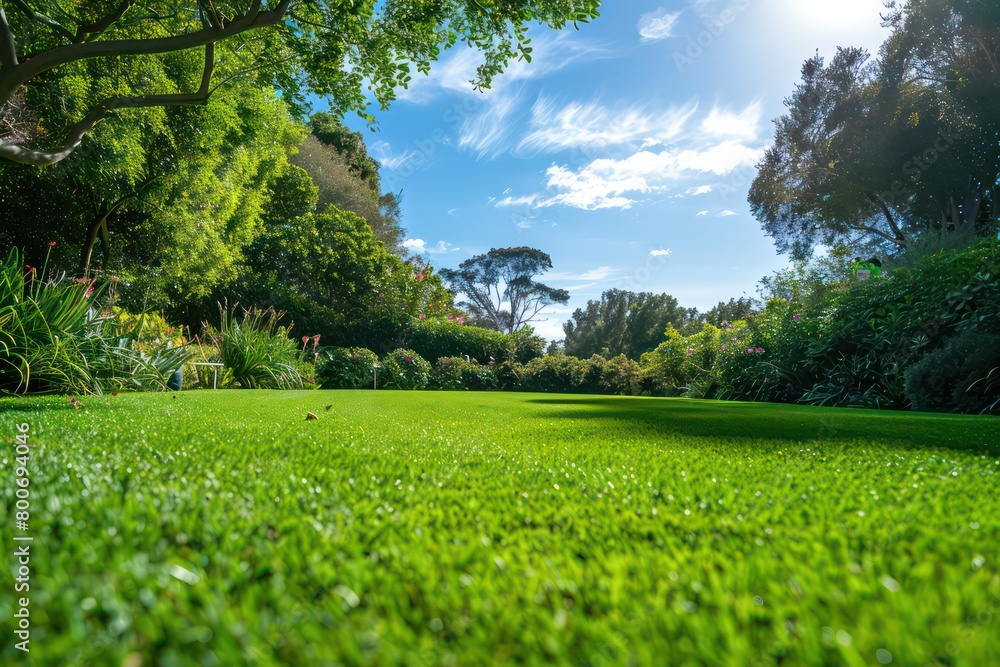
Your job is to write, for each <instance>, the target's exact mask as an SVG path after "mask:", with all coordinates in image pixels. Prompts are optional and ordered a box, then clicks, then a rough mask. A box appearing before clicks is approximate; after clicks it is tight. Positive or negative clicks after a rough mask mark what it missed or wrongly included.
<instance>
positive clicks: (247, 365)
mask: <svg viewBox="0 0 1000 667" xmlns="http://www.w3.org/2000/svg"><path fill="white" fill-rule="evenodd" d="M238 310H241V311H242V313H241V315H240V316H239V317H238V316H237V311H238ZM219 315H220V321H219V329H218V330H217V331H212V330H210V329H208V327H206V330H208V331H209V335H210V337H211V338H212V340H214V341H215V344H216V345H217V346H218V348H219V355H220V357H221V359H222V363H223V364H225V371H224V378H225V382H224V384H226V385H228V386H231V387H241V388H244V389H301V388H302V386H303V385H302V376H301V375H300V374H299V372H298V370H296V368H295V364H296V361H297V360H298V356H299V350H298V345H296V342H295V341H294V340H292V339H291V338H289V337H288V329H289V328H290V327H284V326H282V325H279V324H278V322H279V321H280V320H281V318H282V317H283V316H284V315H285V313H284V312H283V311H277V310H275V309H274V308H267V309H266V310H262V309H260V308H251V309H246V308H243V309H240V308H239V304H234V305H233V306H232V308H230V307H229V306H228V305H223V304H219Z"/></svg>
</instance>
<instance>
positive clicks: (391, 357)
mask: <svg viewBox="0 0 1000 667" xmlns="http://www.w3.org/2000/svg"><path fill="white" fill-rule="evenodd" d="M378 375H379V381H378V382H379V386H380V387H386V388H389V389H424V388H426V387H427V384H428V382H429V380H430V377H431V365H430V363H428V362H427V361H426V360H425V359H424V358H423V357H421V356H420V355H419V354H417V353H416V352H414V351H413V350H404V349H399V350H393V351H392V352H390V353H389V354H388V355H386V357H385V359H383V360H382V363H381V364H380V365H379V374H378Z"/></svg>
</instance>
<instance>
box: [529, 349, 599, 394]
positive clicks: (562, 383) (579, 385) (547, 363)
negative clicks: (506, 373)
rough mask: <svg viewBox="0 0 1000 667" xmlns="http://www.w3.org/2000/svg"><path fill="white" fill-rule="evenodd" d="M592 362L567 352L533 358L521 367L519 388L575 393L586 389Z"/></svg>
mask: <svg viewBox="0 0 1000 667" xmlns="http://www.w3.org/2000/svg"><path fill="white" fill-rule="evenodd" d="M591 366H592V364H591V362H589V361H585V360H583V359H577V358H576V357H569V356H566V355H565V354H548V355H545V356H544V357H538V358H537V359H532V360H531V361H529V362H528V363H527V364H524V365H523V366H522V368H521V373H520V378H519V383H518V389H520V390H521V391H544V392H559V393H573V392H581V391H585V386H586V382H587V376H588V373H589V372H590V368H591Z"/></svg>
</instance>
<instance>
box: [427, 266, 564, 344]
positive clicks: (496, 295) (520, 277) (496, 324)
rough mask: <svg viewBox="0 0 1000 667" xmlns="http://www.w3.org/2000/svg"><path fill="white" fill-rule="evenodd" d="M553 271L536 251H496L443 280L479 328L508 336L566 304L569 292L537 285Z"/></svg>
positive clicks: (451, 271)
mask: <svg viewBox="0 0 1000 667" xmlns="http://www.w3.org/2000/svg"><path fill="white" fill-rule="evenodd" d="M551 268H552V259H551V258H550V257H549V256H548V254H546V253H544V252H542V251H541V250H536V249H535V248H528V247H525V246H520V247H517V248H493V249H491V250H490V251H489V252H488V253H486V254H483V255H476V256H475V257H471V258H469V259H467V260H465V261H464V262H462V263H461V264H459V266H458V269H457V270H456V269H441V272H440V274H441V277H442V278H443V279H444V281H445V282H446V283H447V284H448V286H449V287H450V288H451V290H452V292H453V293H455V294H456V295H461V296H464V297H465V299H466V300H465V301H463V302H461V303H459V304H458V305H459V307H460V308H464V309H465V310H467V311H468V312H469V313H470V314H471V315H472V316H473V318H474V319H475V321H476V323H477V324H478V325H479V326H483V327H486V328H490V329H496V330H497V331H503V332H506V333H512V332H514V331H520V330H521V329H523V328H524V327H525V326H527V325H528V324H529V323H530V322H534V321H535V320H536V317H537V315H538V314H539V313H540V312H541V311H542V310H543V309H544V308H546V307H547V306H550V305H552V304H554V303H560V304H565V303H567V302H568V301H569V292H567V291H566V290H563V289H556V288H553V287H549V286H548V285H544V284H542V283H539V282H536V281H535V280H534V278H535V276H537V275H540V274H542V273H545V272H546V271H548V270H549V269H551Z"/></svg>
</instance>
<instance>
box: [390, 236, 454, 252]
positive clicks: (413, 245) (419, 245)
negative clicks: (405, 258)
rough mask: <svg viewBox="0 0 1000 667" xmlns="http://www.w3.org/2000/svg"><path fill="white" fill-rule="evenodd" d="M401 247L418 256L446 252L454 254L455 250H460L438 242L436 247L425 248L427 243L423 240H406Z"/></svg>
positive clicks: (446, 243) (445, 242) (444, 242)
mask: <svg viewBox="0 0 1000 667" xmlns="http://www.w3.org/2000/svg"><path fill="white" fill-rule="evenodd" d="M403 247H404V248H406V249H407V250H409V251H410V252H412V253H416V254H418V255H425V254H430V255H437V254H443V253H446V252H455V251H456V250H461V248H456V247H454V246H453V245H452V244H450V243H448V242H447V241H438V242H437V245H436V246H431V247H428V246H427V242H426V241H424V240H423V239H406V240H405V241H403Z"/></svg>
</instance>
